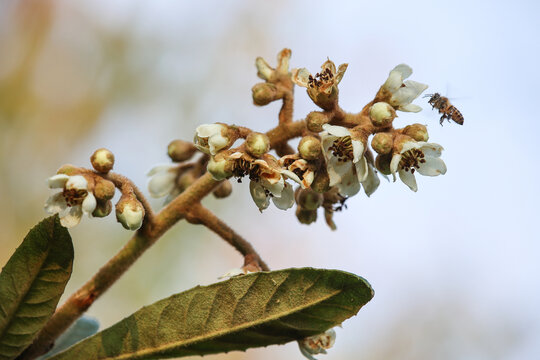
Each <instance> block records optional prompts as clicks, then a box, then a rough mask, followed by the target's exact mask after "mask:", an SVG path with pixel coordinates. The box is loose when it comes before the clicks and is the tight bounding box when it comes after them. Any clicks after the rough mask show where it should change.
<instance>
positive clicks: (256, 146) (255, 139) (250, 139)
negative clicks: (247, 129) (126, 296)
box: [246, 132, 270, 158]
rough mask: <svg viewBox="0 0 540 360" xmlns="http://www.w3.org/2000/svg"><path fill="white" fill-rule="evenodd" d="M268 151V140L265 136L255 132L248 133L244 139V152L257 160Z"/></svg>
mask: <svg viewBox="0 0 540 360" xmlns="http://www.w3.org/2000/svg"><path fill="white" fill-rule="evenodd" d="M269 150H270V139H269V138H268V136H266V134H261V133H257V132H252V133H249V135H248V136H247V138H246V151H247V152H248V153H249V154H250V155H252V156H254V157H256V158H258V157H261V156H262V155H263V154H266V153H267V152H268V151H269Z"/></svg>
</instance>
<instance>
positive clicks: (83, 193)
mask: <svg viewBox="0 0 540 360" xmlns="http://www.w3.org/2000/svg"><path fill="white" fill-rule="evenodd" d="M48 185H49V188H51V189H62V192H59V193H56V194H54V195H52V196H50V197H49V198H48V199H47V201H46V202H45V211H47V212H48V213H50V214H54V213H58V214H59V215H60V223H61V224H62V226H65V227H67V228H71V227H74V226H75V225H77V224H78V223H79V222H80V221H81V218H82V215H83V214H87V215H88V216H89V217H92V212H94V210H95V209H96V205H97V201H96V198H95V196H94V194H93V193H92V192H91V191H89V190H88V181H87V180H86V178H85V177H84V176H82V175H73V176H68V175H65V174H58V175H54V176H52V177H50V178H49V179H48Z"/></svg>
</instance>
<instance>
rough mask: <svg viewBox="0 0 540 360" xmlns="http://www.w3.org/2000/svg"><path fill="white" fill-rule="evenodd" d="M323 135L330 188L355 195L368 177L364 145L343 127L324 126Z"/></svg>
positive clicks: (344, 193) (343, 193) (348, 194)
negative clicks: (335, 187) (336, 187)
mask: <svg viewBox="0 0 540 360" xmlns="http://www.w3.org/2000/svg"><path fill="white" fill-rule="evenodd" d="M322 128H323V129H324V130H325V131H324V132H323V133H321V134H320V135H321V143H322V148H323V154H324V157H325V158H326V168H327V170H328V176H329V177H330V184H329V185H330V186H338V188H339V190H340V193H341V194H342V195H345V196H352V195H355V194H356V193H357V192H358V191H359V190H360V184H359V183H361V182H363V181H365V180H366V178H367V176H368V166H367V160H366V158H365V156H364V143H363V142H362V141H360V140H356V139H353V137H352V136H351V132H350V131H349V129H347V128H345V127H342V126H334V125H328V124H324V125H323V126H322Z"/></svg>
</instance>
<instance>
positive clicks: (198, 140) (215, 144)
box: [193, 124, 230, 155]
mask: <svg viewBox="0 0 540 360" xmlns="http://www.w3.org/2000/svg"><path fill="white" fill-rule="evenodd" d="M228 132H229V127H228V126H227V125H225V124H204V125H200V126H198V127H197V129H195V137H194V138H193V143H194V144H195V146H196V147H197V149H199V150H200V151H202V152H204V153H206V154H209V155H216V154H217V152H218V151H220V150H221V149H224V148H225V147H227V146H229V141H230V139H229V135H228Z"/></svg>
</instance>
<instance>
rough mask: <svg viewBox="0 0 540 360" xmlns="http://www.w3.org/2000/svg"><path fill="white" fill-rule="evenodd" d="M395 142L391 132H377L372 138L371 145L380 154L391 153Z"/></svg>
mask: <svg viewBox="0 0 540 360" xmlns="http://www.w3.org/2000/svg"><path fill="white" fill-rule="evenodd" d="M393 144H394V138H393V136H392V134H389V133H377V134H375V136H373V139H372V140H371V147H372V148H373V150H375V151H376V152H377V153H379V154H389V153H390V152H391V151H392V145H393Z"/></svg>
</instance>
